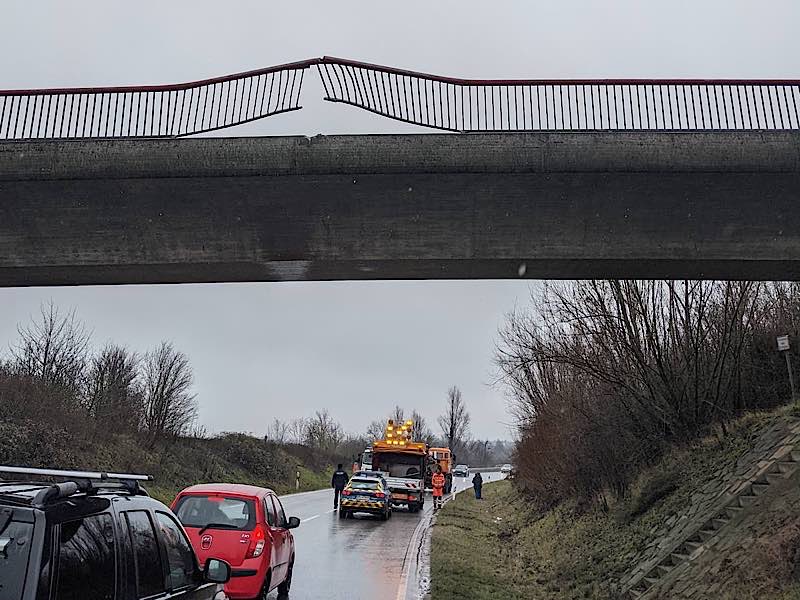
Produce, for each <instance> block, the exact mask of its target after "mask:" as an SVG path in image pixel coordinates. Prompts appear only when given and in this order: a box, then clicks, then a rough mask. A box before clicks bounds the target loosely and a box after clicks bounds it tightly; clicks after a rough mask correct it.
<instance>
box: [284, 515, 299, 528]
mask: <svg viewBox="0 0 800 600" xmlns="http://www.w3.org/2000/svg"><path fill="white" fill-rule="evenodd" d="M298 527H300V519H298V518H297V517H289V522H288V523H286V529H297V528H298Z"/></svg>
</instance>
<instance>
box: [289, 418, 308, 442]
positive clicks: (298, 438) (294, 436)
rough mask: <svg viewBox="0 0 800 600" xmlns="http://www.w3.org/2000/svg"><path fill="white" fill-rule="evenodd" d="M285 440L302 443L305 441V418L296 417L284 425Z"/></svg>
mask: <svg viewBox="0 0 800 600" xmlns="http://www.w3.org/2000/svg"><path fill="white" fill-rule="evenodd" d="M286 441H287V442H289V443H291V444H302V443H304V442H305V441H306V419H303V418H301V417H296V418H294V419H292V420H291V421H289V423H288V424H287V427H286Z"/></svg>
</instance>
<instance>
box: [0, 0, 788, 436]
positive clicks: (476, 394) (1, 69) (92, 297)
mask: <svg viewBox="0 0 800 600" xmlns="http://www.w3.org/2000/svg"><path fill="white" fill-rule="evenodd" d="M2 14H3V35H2V36H0V76H1V77H2V80H1V81H0V87H3V88H15V87H20V88H23V87H24V88H28V87H54V86H78V85H81V86H83V85H86V86H89V85H116V84H120V85H121V84H148V83H172V82H180V81H188V80H194V79H200V78H205V77H209V76H215V75H223V74H226V73H230V72H236V71H242V70H246V69H252V68H257V67H263V66H268V65H272V64H277V63H282V62H288V61H294V60H299V59H304V58H310V57H314V56H322V55H323V54H328V55H334V56H341V57H346V58H354V59H360V60H365V61H368V62H377V63H384V64H388V65H392V66H398V67H406V68H410V69H416V70H422V71H428V72H433V73H440V74H443V75H453V76H462V77H481V78H500V77H509V78H510V77H559V78H570V77H597V78H603V77H743V78H746V77H762V78H766V77H787V78H789V77H791V78H796V77H798V75H800V68H798V67H800V36H798V35H797V24H798V23H800V3H798V2H797V1H796V0H793V1H790V0H786V1H779V0H773V1H770V2H768V3H758V2H741V1H731V0H728V1H722V0H714V1H698V0H693V1H671V2H662V3H657V2H646V1H643V0H639V1H625V2H620V1H616V2H615V1H605V2H597V1H593V0H592V1H590V0H586V1H582V2H579V1H568V0H561V1H559V2H553V1H552V0H551V1H547V2H544V1H533V0H525V1H517V2H510V1H494V2H486V1H484V2H476V1H474V0H437V1H433V2H432V1H431V0H427V1H425V2H422V1H416V0H411V1H409V0H407V1H406V2H403V3H382V2H352V1H346V0H340V1H339V2H299V1H298V2H282V3H278V2H266V1H261V2H256V1H246V2H244V1H243V2H232V1H231V2H218V1H217V2H209V1H205V0H169V1H164V0H158V1H156V0H137V1H136V2H113V1H109V0H102V1H101V0H94V1H79V0H75V1H73V2H57V1H45V0H38V1H36V2H31V1H30V0H5V1H4V2H3V12H2ZM306 80H307V82H308V83H307V86H306V87H305V90H304V97H303V105H304V107H305V108H304V110H302V111H297V112H294V113H290V114H287V115H281V116H277V117H271V118H269V119H267V120H265V121H262V122H259V123H256V124H251V125H247V126H243V127H241V128H238V129H233V130H229V131H228V132H226V133H225V134H224V135H287V134H291V135H296V134H307V135H315V134H318V133H331V134H332V133H376V132H414V131H417V129H416V128H415V127H413V126H410V125H403V124H400V123H397V122H395V121H391V120H386V119H382V118H381V117H378V116H375V115H371V114H368V113H365V112H362V111H359V110H358V109H355V108H352V107H347V106H343V105H334V104H328V103H325V102H323V101H321V100H319V98H320V97H321V86H320V85H319V83H318V81H317V79H316V78H315V77H307V78H306ZM527 290H528V284H527V283H524V282H519V281H510V282H428V283H426V282H418V283H409V282H407V283H392V282H384V283H357V284H356V283H335V284H334V283H302V284H301V283H297V284H288V283H281V284H248V285H244V284H236V285H217V286H162V287H152V286H139V287H120V288H111V287H107V288H81V289H27V290H18V289H11V290H0V343H3V344H5V343H6V340H8V341H11V339H12V338H13V336H14V332H15V327H16V323H17V322H18V321H19V320H27V319H28V318H29V315H31V314H32V313H35V312H36V311H37V310H38V306H39V304H40V303H41V302H43V301H48V300H50V299H51V298H52V299H53V300H54V301H55V302H56V303H57V304H58V305H60V306H61V307H62V308H65V309H66V308H75V309H76V310H77V312H78V315H79V316H80V317H81V318H82V319H83V320H85V321H86V322H87V324H88V325H89V326H90V327H92V328H93V329H94V332H95V341H96V342H97V343H98V344H102V343H103V342H104V341H106V340H109V339H113V340H115V341H117V342H119V343H123V344H127V345H128V346H130V347H131V348H132V349H135V350H139V351H143V350H146V349H147V348H148V347H151V346H154V345H155V344H157V343H158V342H159V341H160V340H162V339H168V340H172V341H174V342H175V344H176V345H177V346H178V347H179V348H180V349H181V350H183V351H184V352H186V353H187V354H188V355H189V357H190V358H191V360H192V363H193V365H194V367H195V372H196V386H195V389H196V392H197V393H198V398H199V400H200V404H201V421H202V423H204V424H205V425H206V426H207V427H208V428H209V429H210V430H213V431H219V430H230V429H239V430H245V431H252V432H255V433H262V432H263V430H264V427H265V425H266V423H265V422H266V421H267V420H268V419H269V418H271V417H272V416H279V417H282V418H287V417H291V416H301V415H308V414H310V413H312V412H313V411H314V410H315V409H317V408H322V407H329V408H330V409H331V410H332V411H333V412H334V414H336V416H337V417H338V418H339V419H340V420H341V421H342V422H343V424H344V425H345V427H346V428H347V429H349V430H351V431H358V430H361V429H363V428H364V427H365V425H366V424H367V422H368V421H370V420H371V419H373V418H376V417H377V416H380V415H381V414H382V413H385V412H387V411H388V410H389V409H390V408H391V407H392V406H393V405H394V404H396V403H399V404H401V405H404V406H406V407H407V408H409V409H410V408H412V407H417V408H420V409H421V410H422V412H423V414H424V415H425V416H427V417H429V418H430V419H433V418H435V416H436V415H437V414H438V412H439V411H440V408H441V404H442V402H443V399H444V396H445V393H446V390H447V388H448V386H450V385H453V384H457V385H459V386H461V388H462V389H463V391H464V397H465V399H466V400H467V403H468V405H469V408H470V410H471V411H472V413H473V416H474V426H473V430H474V433H475V434H476V435H478V436H481V437H496V436H504V435H505V434H506V428H505V426H504V425H503V422H504V421H506V420H507V417H506V415H505V413H504V402H503V399H502V395H501V393H500V391H499V390H494V389H490V388H488V387H487V386H486V385H485V383H486V382H487V381H489V379H490V370H491V354H492V346H493V343H494V336H495V332H496V329H497V327H498V325H499V323H500V322H501V320H502V315H503V313H505V312H507V311H508V310H510V309H511V308H512V307H513V305H514V303H515V302H525V301H526V300H527Z"/></svg>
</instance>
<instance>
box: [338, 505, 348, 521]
mask: <svg viewBox="0 0 800 600" xmlns="http://www.w3.org/2000/svg"><path fill="white" fill-rule="evenodd" d="M339 518H340V519H346V518H347V511H346V510H342V509H341V508H340V509H339Z"/></svg>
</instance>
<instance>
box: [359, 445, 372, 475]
mask: <svg viewBox="0 0 800 600" xmlns="http://www.w3.org/2000/svg"><path fill="white" fill-rule="evenodd" d="M361 470H362V471H371V470H372V448H367V449H366V450H364V452H363V453H362V454H361Z"/></svg>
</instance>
